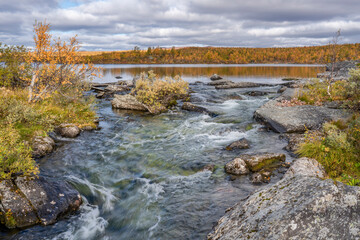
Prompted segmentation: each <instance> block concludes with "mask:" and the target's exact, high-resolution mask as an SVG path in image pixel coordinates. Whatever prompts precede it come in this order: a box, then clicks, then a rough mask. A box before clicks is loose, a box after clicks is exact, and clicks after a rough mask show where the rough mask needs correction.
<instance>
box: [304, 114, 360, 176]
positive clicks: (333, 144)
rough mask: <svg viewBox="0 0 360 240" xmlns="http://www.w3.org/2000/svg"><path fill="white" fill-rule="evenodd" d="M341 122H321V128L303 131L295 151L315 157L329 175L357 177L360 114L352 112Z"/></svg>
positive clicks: (359, 173)
mask: <svg viewBox="0 0 360 240" xmlns="http://www.w3.org/2000/svg"><path fill="white" fill-rule="evenodd" d="M344 125H345V124H344V123H340V122H332V123H325V124H324V125H323V128H322V129H321V131H315V132H307V133H306V134H305V141H304V142H303V143H301V144H300V145H299V148H298V151H297V153H298V154H299V155H300V156H303V157H310V158H315V159H316V160H318V161H319V162H320V163H321V164H322V165H323V166H324V167H325V169H326V171H327V172H328V174H329V176H330V177H332V178H341V177H342V176H344V175H349V176H352V177H354V178H356V179H360V168H359V166H360V159H359V158H358V156H359V154H360V148H359V141H360V117H359V116H356V115H355V116H354V117H353V119H352V120H350V121H349V122H347V123H346V127H345V126H344ZM339 126H340V128H339ZM340 180H341V179H340ZM345 182H346V181H345Z"/></svg>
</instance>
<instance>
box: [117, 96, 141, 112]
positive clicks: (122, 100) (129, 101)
mask: <svg viewBox="0 0 360 240" xmlns="http://www.w3.org/2000/svg"><path fill="white" fill-rule="evenodd" d="M111 105H112V107H113V108H117V109H126V110H136V111H148V109H147V108H146V106H145V105H144V104H142V103H141V102H139V101H138V100H137V99H136V98H135V97H134V96H132V95H130V94H127V95H115V97H114V99H113V100H112V101H111Z"/></svg>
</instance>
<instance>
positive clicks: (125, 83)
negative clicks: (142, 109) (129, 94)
mask: <svg viewBox="0 0 360 240" xmlns="http://www.w3.org/2000/svg"><path fill="white" fill-rule="evenodd" d="M117 84H118V85H121V86H126V87H129V88H131V87H134V81H133V80H121V81H118V82H117Z"/></svg>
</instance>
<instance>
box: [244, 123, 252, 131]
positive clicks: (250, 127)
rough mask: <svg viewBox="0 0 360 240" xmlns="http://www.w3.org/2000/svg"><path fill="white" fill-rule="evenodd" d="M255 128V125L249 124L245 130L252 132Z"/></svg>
mask: <svg viewBox="0 0 360 240" xmlns="http://www.w3.org/2000/svg"><path fill="white" fill-rule="evenodd" d="M253 128H254V126H253V124H252V123H250V124H248V125H247V126H246V128H245V130H246V131H250V130H251V129H253Z"/></svg>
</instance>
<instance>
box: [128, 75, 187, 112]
mask: <svg viewBox="0 0 360 240" xmlns="http://www.w3.org/2000/svg"><path fill="white" fill-rule="evenodd" d="M188 89H189V84H188V82H186V81H184V80H183V79H181V78H180V76H175V77H174V78H170V77H165V78H164V79H161V78H159V76H158V75H156V74H155V73H154V72H153V71H149V72H148V73H147V74H146V73H145V72H143V73H141V74H140V77H139V78H138V79H137V80H136V84H135V88H134V89H133V90H132V92H131V93H132V94H133V95H134V96H135V97H136V99H137V100H138V101H139V102H141V103H143V104H145V105H146V106H147V108H148V109H149V111H150V112H151V113H153V114H158V113H161V112H163V111H166V110H167V109H168V108H169V107H171V106H174V105H176V103H177V102H176V100H178V99H184V98H186V97H187V96H188Z"/></svg>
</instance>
